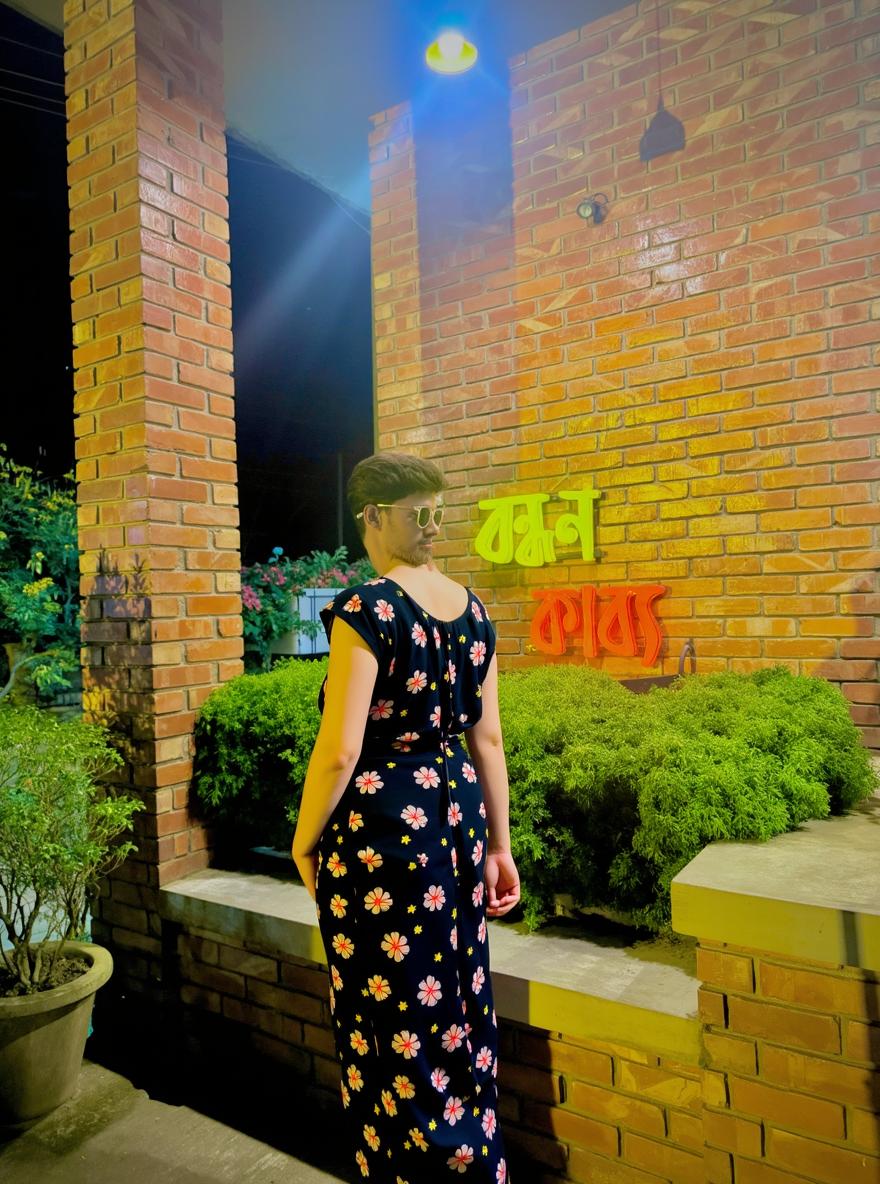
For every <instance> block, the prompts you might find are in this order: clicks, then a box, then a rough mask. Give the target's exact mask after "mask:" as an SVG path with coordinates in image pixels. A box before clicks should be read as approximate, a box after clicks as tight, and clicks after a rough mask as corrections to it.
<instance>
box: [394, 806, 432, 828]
mask: <svg viewBox="0 0 880 1184" xmlns="http://www.w3.org/2000/svg"><path fill="white" fill-rule="evenodd" d="M400 817H401V818H402V819H403V821H404V822H405V823H406V824H407V826H411V827H412V828H413V830H418V829H419V827H422V826H427V825H428V816H427V815H426V814H425V811H424V810H423V809H422V807H421V806H406V807H404V809H403V810H401V812H400Z"/></svg>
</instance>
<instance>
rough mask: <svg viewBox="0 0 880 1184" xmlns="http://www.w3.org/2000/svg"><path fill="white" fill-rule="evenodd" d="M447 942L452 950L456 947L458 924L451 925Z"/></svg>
mask: <svg viewBox="0 0 880 1184" xmlns="http://www.w3.org/2000/svg"><path fill="white" fill-rule="evenodd" d="M449 944H450V945H451V946H452V948H453V949H454V950H457V949H458V926H457V925H453V926H452V929H451V930H450V931H449Z"/></svg>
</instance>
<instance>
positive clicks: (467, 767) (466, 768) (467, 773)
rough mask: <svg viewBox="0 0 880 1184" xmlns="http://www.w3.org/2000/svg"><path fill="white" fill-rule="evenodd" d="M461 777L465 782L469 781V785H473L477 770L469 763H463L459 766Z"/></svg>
mask: <svg viewBox="0 0 880 1184" xmlns="http://www.w3.org/2000/svg"><path fill="white" fill-rule="evenodd" d="M461 775H462V777H464V779H465V781H470V783H471V785H473V783H474V782H475V781H476V779H477V770H476V769H475V768H474V766H473V765H472V764H471V763H470V762H469V761H465V762H464V764H463V765H462V766H461Z"/></svg>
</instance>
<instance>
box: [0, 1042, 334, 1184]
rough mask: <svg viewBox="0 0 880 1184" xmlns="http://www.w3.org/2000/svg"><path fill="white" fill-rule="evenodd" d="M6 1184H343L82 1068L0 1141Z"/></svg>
mask: <svg viewBox="0 0 880 1184" xmlns="http://www.w3.org/2000/svg"><path fill="white" fill-rule="evenodd" d="M0 1179H2V1180H3V1184H343V1181H342V1180H341V1178H340V1177H339V1176H331V1175H328V1174H327V1173H326V1172H322V1171H320V1170H318V1169H317V1168H314V1167H311V1166H310V1165H308V1164H305V1163H302V1162H301V1161H300V1160H297V1159H294V1158H293V1157H292V1156H290V1155H286V1154H284V1153H283V1152H281V1151H278V1150H276V1149H275V1148H273V1147H270V1146H268V1145H267V1144H265V1143H261V1142H259V1141H258V1140H256V1139H252V1138H250V1136H248V1135H245V1134H242V1133H241V1132H240V1131H237V1130H234V1129H233V1128H231V1127H228V1126H224V1125H223V1124H222V1123H219V1122H215V1121H214V1119H212V1118H208V1117H206V1116H205V1115H203V1114H199V1113H198V1112H197V1111H195V1110H191V1109H189V1108H188V1107H187V1106H169V1105H166V1104H165V1103H164V1102H158V1101H155V1100H154V1099H152V1098H150V1097H148V1095H147V1094H146V1093H145V1092H144V1091H143V1090H139V1089H135V1087H134V1086H133V1085H132V1084H131V1082H129V1081H128V1080H127V1079H126V1078H125V1077H121V1076H120V1075H119V1074H117V1073H112V1072H110V1070H108V1069H104V1068H102V1067H101V1066H99V1065H95V1064H91V1063H90V1062H85V1063H84V1064H83V1068H82V1071H81V1073H80V1078H79V1082H78V1085H77V1090H76V1093H75V1094H74V1096H73V1097H72V1098H71V1099H70V1101H68V1102H66V1103H65V1104H64V1105H63V1106H61V1107H59V1109H58V1110H56V1111H55V1112H54V1113H53V1114H50V1115H48V1116H47V1117H46V1118H44V1119H42V1120H41V1121H40V1122H38V1123H36V1124H35V1125H34V1126H32V1127H31V1128H30V1129H29V1130H28V1131H26V1132H24V1133H23V1134H20V1135H18V1136H16V1137H15V1138H13V1139H10V1140H9V1141H7V1142H5V1143H0Z"/></svg>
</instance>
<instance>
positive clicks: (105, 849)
mask: <svg viewBox="0 0 880 1184" xmlns="http://www.w3.org/2000/svg"><path fill="white" fill-rule="evenodd" d="M121 763H122V761H121V758H120V757H119V755H118V753H117V752H116V751H115V750H114V749H113V748H112V747H111V745H110V742H109V740H108V737H107V735H106V733H105V731H104V730H103V728H99V727H96V726H95V725H93V724H86V723H83V722H82V721H81V720H69V721H65V722H61V721H59V720H57V719H55V717H54V716H53V715H52V714H51V713H47V712H44V711H38V710H37V709H36V708H33V707H22V708H16V707H3V708H0V922H2V924H3V926H5V928H6V935H7V938H8V940H9V942H10V943H11V947H10V948H3V949H0V994H7V995H29V994H33V993H34V992H36V991H41V990H46V989H48V988H50V987H52V986H54V985H55V984H56V981H57V977H58V975H59V973H60V970H61V964H62V963H63V961H64V952H63V948H62V945H61V944H54V943H63V942H66V941H71V940H78V939H82V938H83V937H84V936H85V934H86V922H87V916H88V911H89V908H90V906H91V905H92V904H93V903H94V901H95V899H96V897H97V893H98V887H99V885H100V882H101V880H102V879H103V877H104V876H106V875H107V874H108V872H110V871H112V870H113V868H115V867H116V866H117V865H118V864H119V863H121V862H122V861H123V860H124V859H125V858H126V857H127V856H128V855H129V854H130V852H131V851H133V850H134V847H135V844H134V843H132V842H125V841H122V835H123V834H124V832H126V831H128V830H129V829H130V828H131V825H132V818H133V816H134V814H135V812H136V811H137V810H141V809H143V803H142V802H139V801H138V800H137V799H136V798H133V797H129V796H125V795H117V794H116V793H114V792H113V791H112V790H110V789H109V788H105V787H103V786H101V785H100V784H99V782H100V779H101V778H102V777H105V776H106V775H107V774H108V773H110V772H111V771H112V770H113V769H115V768H116V767H117V766H118V765H120V764H121ZM38 926H39V927H40V930H41V932H42V936H40V937H37V936H36V935H37V927H38Z"/></svg>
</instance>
